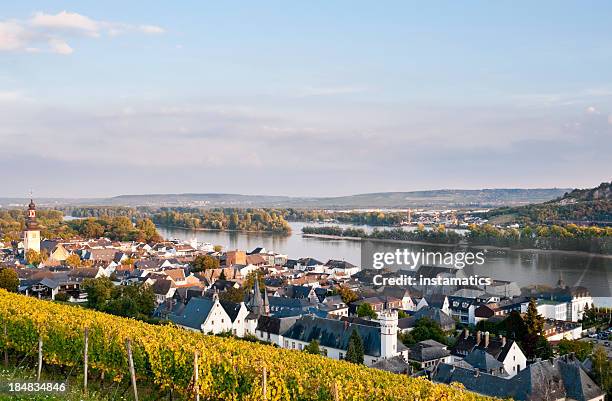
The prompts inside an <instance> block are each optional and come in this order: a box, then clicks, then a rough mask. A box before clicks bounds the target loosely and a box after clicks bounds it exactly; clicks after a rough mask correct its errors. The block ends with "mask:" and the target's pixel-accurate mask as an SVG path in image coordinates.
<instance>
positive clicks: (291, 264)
mask: <svg viewBox="0 0 612 401" xmlns="http://www.w3.org/2000/svg"><path fill="white" fill-rule="evenodd" d="M297 263H298V261H297V260H295V259H287V261H286V262H285V267H286V268H288V269H294V268H295V266H297Z"/></svg>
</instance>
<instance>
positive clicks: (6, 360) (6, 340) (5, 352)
mask: <svg viewBox="0 0 612 401" xmlns="http://www.w3.org/2000/svg"><path fill="white" fill-rule="evenodd" d="M4 367H5V368H6V367H8V335H7V334H6V320H5V321H4Z"/></svg>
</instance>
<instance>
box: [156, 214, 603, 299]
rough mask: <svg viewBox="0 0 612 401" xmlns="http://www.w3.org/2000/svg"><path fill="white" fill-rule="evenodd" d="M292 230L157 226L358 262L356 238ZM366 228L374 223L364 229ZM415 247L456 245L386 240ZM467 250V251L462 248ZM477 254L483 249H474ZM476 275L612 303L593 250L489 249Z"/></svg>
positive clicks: (172, 232) (183, 234)
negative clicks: (568, 288) (579, 288)
mask: <svg viewBox="0 0 612 401" xmlns="http://www.w3.org/2000/svg"><path fill="white" fill-rule="evenodd" d="M290 225H291V228H292V233H291V234H289V235H279V234H270V233H242V232H230V231H192V230H185V229H175V228H172V229H170V228H164V227H158V231H159V233H160V234H161V235H163V236H164V237H165V238H168V239H173V238H177V239H181V240H191V239H192V238H194V237H195V238H197V240H198V242H208V243H211V244H214V245H222V246H223V247H224V249H226V250H228V249H244V250H248V251H250V250H252V249H254V248H256V247H258V246H261V247H265V248H266V249H267V250H272V251H276V252H280V253H284V254H287V255H289V257H290V258H292V259H296V258H301V257H313V258H315V259H318V260H320V261H322V262H326V261H327V260H328V259H344V260H346V261H349V262H351V263H353V264H355V265H360V258H361V245H360V243H359V242H358V241H349V240H332V239H320V238H309V237H302V227H304V226H305V225H311V224H310V223H301V222H292V223H290ZM362 228H366V229H368V230H370V229H371V227H363V226H362ZM381 246H385V247H388V248H389V249H395V248H397V247H401V248H407V249H408V250H411V251H420V250H421V249H424V250H425V251H427V252H436V251H440V252H448V251H452V250H453V249H455V248H448V247H441V246H436V245H417V244H388V245H381ZM462 250H463V251H465V250H466V249H465V248H463V249H462ZM472 251H474V252H477V251H479V250H472ZM474 273H475V274H478V275H486V276H490V277H493V278H496V279H500V280H511V281H516V282H517V283H518V284H519V285H520V286H527V285H530V284H536V283H537V284H548V285H553V284H555V283H556V282H557V280H558V279H559V277H560V276H562V277H563V280H564V281H565V282H566V283H567V284H568V285H583V286H585V287H587V288H588V289H589V290H590V291H591V293H592V294H593V296H595V297H597V300H596V304H597V305H601V306H603V305H609V306H612V297H611V296H612V258H606V257H602V256H598V255H591V254H578V253H576V254H568V253H558V252H547V251H507V250H498V249H494V250H488V251H487V252H486V256H485V263H484V265H482V266H477V267H475V268H474Z"/></svg>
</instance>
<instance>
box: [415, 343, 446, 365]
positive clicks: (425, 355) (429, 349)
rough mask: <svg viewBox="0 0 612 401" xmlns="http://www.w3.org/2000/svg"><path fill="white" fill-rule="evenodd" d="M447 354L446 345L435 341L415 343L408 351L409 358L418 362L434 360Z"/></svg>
mask: <svg viewBox="0 0 612 401" xmlns="http://www.w3.org/2000/svg"><path fill="white" fill-rule="evenodd" d="M449 355H450V351H449V350H447V349H446V346H445V345H444V344H440V343H438V342H436V341H433V342H427V341H421V342H419V343H416V344H414V345H413V346H412V347H410V352H409V353H408V357H409V358H410V359H412V360H414V361H419V362H427V361H435V360H437V359H441V358H446V357H447V356H449Z"/></svg>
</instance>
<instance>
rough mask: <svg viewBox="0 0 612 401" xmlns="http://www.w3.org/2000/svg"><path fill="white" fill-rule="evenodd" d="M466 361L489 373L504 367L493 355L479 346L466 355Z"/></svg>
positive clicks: (497, 371)
mask: <svg viewBox="0 0 612 401" xmlns="http://www.w3.org/2000/svg"><path fill="white" fill-rule="evenodd" d="M464 361H465V362H467V363H469V364H470V365H471V366H472V367H474V368H478V369H480V370H482V371H485V372H488V373H499V372H500V369H502V368H503V367H504V365H503V364H502V363H501V362H500V361H498V360H497V359H495V358H494V357H493V355H491V354H489V353H488V352H486V351H485V350H482V349H479V348H477V349H475V350H473V351H472V352H470V353H469V354H468V355H467V356H466V357H465V359H464Z"/></svg>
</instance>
